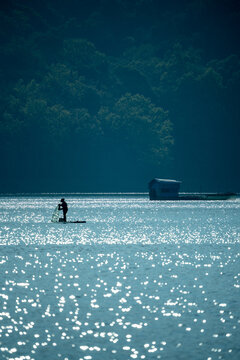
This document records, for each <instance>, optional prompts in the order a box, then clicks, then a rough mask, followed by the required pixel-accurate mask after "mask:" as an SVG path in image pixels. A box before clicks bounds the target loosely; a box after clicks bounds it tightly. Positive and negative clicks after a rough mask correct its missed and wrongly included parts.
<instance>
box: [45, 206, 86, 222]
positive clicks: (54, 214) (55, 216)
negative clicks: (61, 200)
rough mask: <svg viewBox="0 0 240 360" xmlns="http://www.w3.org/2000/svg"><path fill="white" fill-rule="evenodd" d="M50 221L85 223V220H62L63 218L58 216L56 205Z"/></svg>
mask: <svg viewBox="0 0 240 360" xmlns="http://www.w3.org/2000/svg"><path fill="white" fill-rule="evenodd" d="M51 222H53V223H63V224H85V223H86V221H85V220H76V221H64V220H63V218H60V214H59V208H58V206H57V207H56V208H55V210H54V212H53V214H52V219H51Z"/></svg>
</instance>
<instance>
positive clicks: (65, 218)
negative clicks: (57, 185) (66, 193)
mask: <svg viewBox="0 0 240 360" xmlns="http://www.w3.org/2000/svg"><path fill="white" fill-rule="evenodd" d="M58 209H59V210H62V211H63V221H64V222H66V221H67V217H66V215H67V212H68V206H67V203H66V201H65V199H61V204H59V205H58Z"/></svg>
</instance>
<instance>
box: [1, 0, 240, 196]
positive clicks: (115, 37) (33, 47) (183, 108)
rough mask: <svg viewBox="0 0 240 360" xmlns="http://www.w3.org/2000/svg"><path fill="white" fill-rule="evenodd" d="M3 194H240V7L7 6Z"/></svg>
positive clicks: (140, 1) (150, 2)
mask: <svg viewBox="0 0 240 360" xmlns="http://www.w3.org/2000/svg"><path fill="white" fill-rule="evenodd" d="M0 23H1V26H0V64H1V67H0V84H1V94H2V96H1V99H0V141H1V154H2V170H3V176H2V177H1V181H0V185H1V188H2V191H127V190H129V191H134V190H135V191H139V190H140V191H142V190H143V191H144V190H146V189H147V182H148V181H149V180H151V178H153V177H173V178H177V179H179V180H183V182H184V184H185V189H186V190H196V191H201V190H205V191H230V190H231V191H239V174H240V170H239V169H238V166H237V163H238V137H239V114H240V103H239V100H238V97H239V86H240V85H239V84H240V82H239V80H240V79H239V78H240V57H239V49H240V48H239V39H238V34H239V24H240V6H239V1H237V0H230V1H227V0H219V1H215V0H198V1H196V0H182V1H177V0H170V1H168V2H167V1H161V0H131V1H130V0H78V1H77V0H68V1H61V2H60V1H56V0H48V1H47V0H43V1H41V2H39V1H32V2H30V1H27V0H21V1H17V0H8V1H7V2H4V3H2V4H1V5H0Z"/></svg>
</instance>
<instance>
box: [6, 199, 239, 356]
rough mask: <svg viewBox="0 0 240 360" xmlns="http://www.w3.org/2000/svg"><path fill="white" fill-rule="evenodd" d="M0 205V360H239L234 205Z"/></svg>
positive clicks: (83, 202)
mask: <svg viewBox="0 0 240 360" xmlns="http://www.w3.org/2000/svg"><path fill="white" fill-rule="evenodd" d="M66 200H67V202H68V205H69V213H68V219H69V220H86V221H87V223H86V224H54V223H51V222H50V219H51V215H52V212H53V210H54V208H55V206H56V205H57V203H58V201H59V198H57V197H54V196H42V197H41V196H38V197H37V196H36V197H24V196H22V197H1V198H0V245H1V246H0V251H1V252H0V274H1V278H0V284H1V285H0V358H1V359H14V360H18V359H20V360H25V359H26V360H30V359H36V360H40V359H44V358H49V359H53V360H54V359H64V360H75V359H86V360H91V359H93V360H94V359H97V360H98V359H99V360H100V359H111V360H113V359H116V360H125V359H187V358H194V359H199V360H200V359H206V360H212V359H239V357H240V342H239V339H240V201H239V200H232V201H208V202H204V201H196V202H195V201H192V202H191V201H189V202H187V201H186V202H184V201H181V202H177V201H172V202H171V201H166V202H151V201H149V200H148V198H147V196H146V195H141V196H140V195H137V194H136V195H134V194H132V195H131V196H127V195H117V196H116V195H115V196H114V195H111V196H110V195H109V196H104V195H98V196H97V195H92V196H91V195H88V196H84V195H81V196H68V197H66Z"/></svg>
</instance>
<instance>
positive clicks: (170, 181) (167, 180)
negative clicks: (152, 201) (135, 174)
mask: <svg viewBox="0 0 240 360" xmlns="http://www.w3.org/2000/svg"><path fill="white" fill-rule="evenodd" d="M152 181H156V182H159V183H174V184H181V181H178V180H172V179H159V178H154V179H153V180H152Z"/></svg>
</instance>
